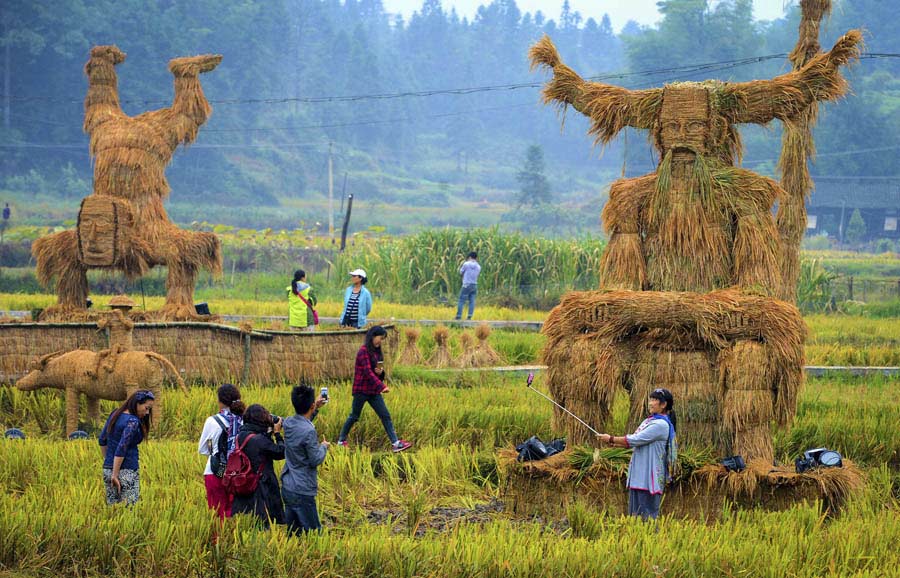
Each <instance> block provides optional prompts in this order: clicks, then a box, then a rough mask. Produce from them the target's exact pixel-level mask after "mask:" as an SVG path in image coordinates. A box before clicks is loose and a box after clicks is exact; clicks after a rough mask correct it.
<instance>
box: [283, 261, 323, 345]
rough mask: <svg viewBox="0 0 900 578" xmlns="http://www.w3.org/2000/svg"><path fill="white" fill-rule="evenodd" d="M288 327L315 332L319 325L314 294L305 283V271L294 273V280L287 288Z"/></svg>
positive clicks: (299, 270)
mask: <svg viewBox="0 0 900 578" xmlns="http://www.w3.org/2000/svg"><path fill="white" fill-rule="evenodd" d="M287 295H288V325H289V326H290V327H291V329H293V330H296V331H315V330H316V325H318V324H319V316H318V314H317V313H316V309H315V308H316V302H317V300H316V294H315V292H314V291H313V288H312V286H310V284H309V283H307V282H306V271H304V270H303V269H297V270H296V271H294V280H293V281H291V285H290V287H288V288H287Z"/></svg>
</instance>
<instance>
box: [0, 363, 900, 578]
mask: <svg viewBox="0 0 900 578" xmlns="http://www.w3.org/2000/svg"><path fill="white" fill-rule="evenodd" d="M540 385H541V384H539V386H540ZM897 386H898V382H897V381H896V380H887V379H866V380H861V379H838V380H835V379H817V380H811V381H810V382H809V383H808V384H807V387H806V388H805V389H804V391H803V393H802V395H801V399H800V407H799V411H798V415H797V419H796V421H795V423H794V425H793V427H792V428H791V429H790V430H789V431H785V432H782V433H779V434H778V436H777V438H776V455H778V459H779V460H781V461H783V462H787V463H790V461H792V459H793V458H794V457H795V456H796V455H797V454H798V453H799V452H801V451H803V450H804V449H807V448H809V447H819V446H828V447H831V448H834V449H837V450H838V451H840V452H841V453H842V454H843V455H844V456H845V457H847V458H849V459H852V460H854V461H855V462H856V463H858V464H860V465H862V466H863V467H864V468H865V470H866V472H867V476H868V480H867V485H866V488H865V490H864V491H863V492H862V493H860V494H859V495H857V496H856V497H855V498H854V499H852V500H851V501H850V503H849V504H848V506H847V508H846V509H845V511H843V512H842V513H841V514H840V515H839V516H837V517H833V518H826V517H824V516H823V515H822V514H821V513H820V511H819V509H818V507H817V506H816V505H815V504H806V503H802V504H797V505H796V506H795V507H794V508H792V509H790V510H788V511H783V512H763V511H761V510H749V511H745V510H734V511H729V512H725V514H724V515H723V517H722V518H721V519H720V520H719V521H716V522H710V523H701V522H698V521H690V520H679V519H672V518H669V519H664V520H662V521H661V522H659V523H658V524H657V525H656V526H649V525H646V524H642V523H640V522H638V521H635V520H632V519H628V518H625V517H622V516H620V515H619V514H618V513H616V512H607V511H605V510H604V509H603V505H602V504H596V505H590V504H587V505H586V504H580V503H579V504H576V505H573V506H571V507H570V508H569V509H568V510H567V511H566V512H565V513H564V514H561V515H559V516H544V517H539V518H529V517H521V516H516V515H513V514H512V513H510V512H508V511H506V510H505V509H504V491H505V488H506V486H507V484H508V483H510V481H509V478H508V477H507V476H506V474H505V472H504V470H503V468H502V467H500V466H499V465H498V459H497V450H498V449H499V448H509V447H512V446H513V445H514V444H515V443H517V442H519V441H521V440H523V439H524V438H525V437H527V436H530V435H532V434H537V435H539V436H540V437H542V438H543V439H548V438H551V437H554V436H555V435H556V432H555V431H554V430H553V426H552V424H551V413H552V412H551V408H550V406H549V404H547V402H545V401H544V400H542V399H541V398H539V397H538V396H536V395H533V394H531V393H529V392H527V391H526V390H525V388H524V385H523V383H522V380H521V379H520V378H514V377H503V376H495V375H483V374H479V373H474V372H469V373H453V374H451V373H449V372H443V373H431V372H425V371H422V370H407V371H406V372H405V374H402V375H398V380H397V382H396V383H394V385H393V387H392V391H391V392H390V393H389V394H387V401H388V404H389V407H390V409H391V412H392V414H393V417H394V421H395V424H396V427H397V430H398V433H400V435H401V436H403V437H405V438H407V439H410V440H412V441H413V442H414V443H415V445H414V447H413V449H412V450H411V451H409V452H406V453H403V454H391V453H389V452H387V451H386V450H387V445H388V444H387V439H386V436H385V434H384V432H383V430H382V429H381V424H380V422H379V421H378V420H377V418H376V417H375V416H374V414H373V412H371V411H368V410H367V411H365V412H364V413H363V417H362V419H361V420H360V422H359V423H358V424H357V426H356V427H355V428H354V430H353V431H352V433H351V437H350V442H351V448H349V449H332V450H331V451H330V452H329V456H328V458H327V459H326V462H325V463H324V464H323V466H322V467H321V470H320V472H321V473H320V495H319V510H320V514H321V517H322V520H323V524H324V525H325V530H324V531H323V532H322V534H320V535H314V536H306V537H302V538H291V537H289V536H287V535H286V534H285V532H284V530H283V529H282V528H276V529H275V530H272V531H264V530H260V529H258V528H256V527H255V526H254V524H253V522H252V520H249V519H235V520H231V521H229V522H227V523H226V524H225V526H224V527H219V526H218V523H217V522H216V521H215V520H214V519H213V517H212V516H211V515H210V513H209V512H208V511H207V509H206V504H205V494H204V490H203V481H202V478H201V473H202V469H203V464H204V459H203V458H202V457H201V456H199V455H198V454H197V449H196V441H195V440H196V438H197V437H198V436H199V431H200V428H201V427H202V423H203V420H204V419H205V417H206V416H207V415H208V414H209V413H210V412H211V411H212V410H213V408H214V392H213V390H212V388H192V389H191V391H190V393H188V394H184V393H182V392H179V391H175V390H171V391H167V392H166V396H165V397H164V399H163V400H162V403H163V404H164V406H165V413H166V418H165V421H164V422H163V423H161V424H158V426H159V427H158V429H157V430H156V431H155V432H154V433H153V434H152V435H151V440H150V441H149V442H147V443H146V444H145V445H142V447H141V472H142V473H141V476H142V496H141V500H140V502H139V503H138V505H137V506H136V507H134V508H132V509H127V508H107V507H106V506H105V504H104V503H103V495H102V484H101V482H100V477H99V469H100V465H99V464H100V452H99V450H98V448H97V446H96V442H95V441H93V439H91V440H88V441H73V442H66V441H62V440H61V432H62V431H63V426H62V424H63V402H62V398H61V396H60V395H59V394H58V392H49V391H42V392H35V393H23V392H19V391H17V390H14V389H11V388H0V425H2V427H4V428H5V427H12V426H16V427H21V428H22V429H24V430H25V431H26V433H27V434H28V440H26V441H24V442H15V441H5V440H4V441H0V573H2V572H4V571H5V572H11V573H12V575H14V576H44V575H47V576H49V575H58V574H60V573H61V574H64V575H71V576H100V575H131V576H179V577H183V576H212V575H215V576H245V575H249V574H257V573H260V572H263V573H266V574H271V575H287V574H289V573H291V574H294V573H297V572H298V571H299V572H302V575H309V576H317V575H323V576H325V575H327V576H332V575H336V576H381V575H384V576H410V577H412V576H459V577H464V576H465V577H469V576H548V575H557V576H598V575H624V576H711V575H726V576H727V575H730V576H773V577H774V576H886V575H890V574H891V573H892V572H893V569H895V568H896V567H897V564H898V563H900V551H898V550H897V548H896V543H897V540H898V539H900V503H898V499H900V432H898V428H896V423H898V421H900V409H898V405H897V403H896V391H897ZM329 387H330V393H331V398H332V402H331V403H330V404H329V405H328V406H326V407H325V408H324V409H323V411H322V412H321V414H320V416H319V418H318V419H317V420H316V425H317V428H318V429H319V431H320V433H321V434H323V435H324V436H325V437H326V438H328V439H332V440H333V439H334V438H335V436H336V435H337V432H338V430H339V428H340V425H341V423H342V422H343V419H344V417H345V416H346V414H347V413H348V411H349V403H350V399H349V398H350V384H349V383H346V382H344V383H331V384H329ZM288 393H289V386H288V385H284V386H276V387H252V386H251V387H246V388H243V390H242V397H243V398H244V399H245V400H247V401H248V402H250V403H262V404H263V405H265V406H266V407H268V408H269V409H271V410H272V411H273V412H275V413H277V414H279V415H287V414H289V407H290V404H289V399H288ZM619 401H620V403H618V404H617V405H616V412H615V423H616V424H617V425H616V428H618V429H622V428H624V423H625V419H626V412H627V407H626V403H625V399H624V396H623V397H622V398H620V400H619ZM112 407H113V405H112V404H111V403H104V406H103V411H104V413H106V412H108V411H109V410H111V409H112ZM96 425H97V424H92V426H93V427H96ZM663 511H664V512H665V502H664V503H663ZM300 569H302V570H300Z"/></svg>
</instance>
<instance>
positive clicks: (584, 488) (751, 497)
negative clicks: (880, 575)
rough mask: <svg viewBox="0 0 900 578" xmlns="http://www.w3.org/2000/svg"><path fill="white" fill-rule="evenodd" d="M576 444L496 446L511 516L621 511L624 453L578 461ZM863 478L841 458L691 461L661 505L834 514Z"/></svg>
mask: <svg viewBox="0 0 900 578" xmlns="http://www.w3.org/2000/svg"><path fill="white" fill-rule="evenodd" d="M579 449H580V448H574V449H572V448H570V449H567V450H565V451H563V452H561V453H559V454H555V455H553V456H551V457H549V458H547V459H545V460H538V461H533V462H517V461H516V456H517V453H516V452H515V451H513V450H510V449H504V450H500V452H499V455H498V458H497V463H498V465H499V466H500V468H501V469H502V470H503V472H504V476H503V477H504V478H505V479H506V484H505V486H504V488H503V489H502V493H503V499H504V502H505V503H506V504H507V507H508V509H509V510H510V511H511V512H513V513H515V514H519V515H543V516H546V515H557V514H564V513H565V512H566V510H567V508H568V506H570V505H571V504H572V503H573V502H575V501H579V500H581V501H583V502H585V503H587V504H590V506H591V507H600V508H601V509H604V510H606V511H608V512H610V513H613V514H620V513H623V512H624V511H625V510H626V506H627V493H626V492H623V491H622V485H623V484H624V483H625V478H626V476H627V467H625V466H627V463H628V462H627V459H626V460H625V461H624V462H622V461H615V460H605V459H603V458H602V457H598V456H597V453H596V451H595V454H594V459H588V461H587V462H585V463H580V462H581V460H580V459H579V458H578V455H577V451H578V450H579ZM605 451H610V450H605ZM613 451H615V450H613ZM698 465H699V464H698ZM864 484H865V475H864V473H863V472H862V471H861V470H860V469H859V468H858V467H857V466H856V465H855V464H853V463H851V462H849V461H847V460H845V461H844V465H843V467H840V468H816V469H812V470H808V471H806V472H804V473H802V474H798V473H796V471H795V468H794V466H772V463H771V462H766V461H765V460H752V461H750V462H748V463H747V468H746V469H745V470H744V471H742V472H728V471H726V470H725V467H724V466H722V465H721V464H708V465H699V467H698V468H697V469H695V470H691V471H685V473H684V474H683V475H677V476H675V479H673V480H672V482H671V483H670V484H669V485H668V487H667V489H666V498H665V509H666V513H667V515H672V516H674V517H677V518H688V519H700V520H712V519H716V518H718V517H719V516H720V515H721V513H722V512H723V511H724V509H725V508H726V505H729V507H734V506H737V507H744V508H754V509H755V508H762V509H765V510H770V511H778V510H785V509H788V508H791V507H793V506H795V505H796V503H797V502H798V501H804V500H805V501H808V502H815V501H819V502H820V503H821V505H822V507H823V508H824V510H825V511H826V512H829V513H837V512H839V511H840V509H841V508H842V507H843V506H844V504H845V503H846V502H847V499H848V498H849V497H850V496H852V495H853V494H855V493H857V492H858V491H859V490H861V489H862V488H863V486H864Z"/></svg>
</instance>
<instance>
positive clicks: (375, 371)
mask: <svg viewBox="0 0 900 578" xmlns="http://www.w3.org/2000/svg"><path fill="white" fill-rule="evenodd" d="M386 335H387V330H385V328H384V327H382V326H381V325H376V326H374V327H372V328H371V329H369V331H368V332H366V343H365V344H364V345H363V346H362V347H360V348H359V351H358V352H357V353H356V369H355V371H354V373H353V406H352V408H351V409H350V415H349V416H347V421H345V422H344V427H342V428H341V434H340V435H339V436H338V441H337V443H338V445H339V446H343V447H347V445H348V444H347V435H348V434H349V433H350V428H352V427H353V424H355V423H356V422H358V421H359V414H360V413H362V410H363V406H365V404H366V403H368V404H369V405H371V406H372V409H373V410H375V413H376V414H377V415H378V417H379V418H381V424H382V425H383V426H384V431H385V432H387V435H388V437H389V438H390V439H391V448H392V449H393V451H394V452H402V451H403V450H406V449H409V448H410V446H412V444H411V443H409V442H408V441H405V440H401V439H400V438H398V437H397V433H396V432H395V431H394V422H393V421H391V413H390V412H389V411H388V408H387V405H385V403H384V397H383V396H382V394H383V393H387V392H388V391H390V389H389V388H388V387H387V386H386V385H385V384H384V379H385V375H384V355H382V353H381V342H382V341H383V340H384V337H385V336H386Z"/></svg>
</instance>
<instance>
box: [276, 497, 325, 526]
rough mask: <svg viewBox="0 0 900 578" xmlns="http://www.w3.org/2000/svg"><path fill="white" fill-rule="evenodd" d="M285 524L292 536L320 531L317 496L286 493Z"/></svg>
mask: <svg viewBox="0 0 900 578" xmlns="http://www.w3.org/2000/svg"><path fill="white" fill-rule="evenodd" d="M282 494H284V522H285V524H287V527H288V531H289V532H290V533H291V534H299V533H300V532H310V531H313V530H320V529H321V528H322V524H321V523H319V511H318V510H317V509H316V497H315V496H301V495H297V494H290V495H287V494H285V493H284V492H282Z"/></svg>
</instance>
